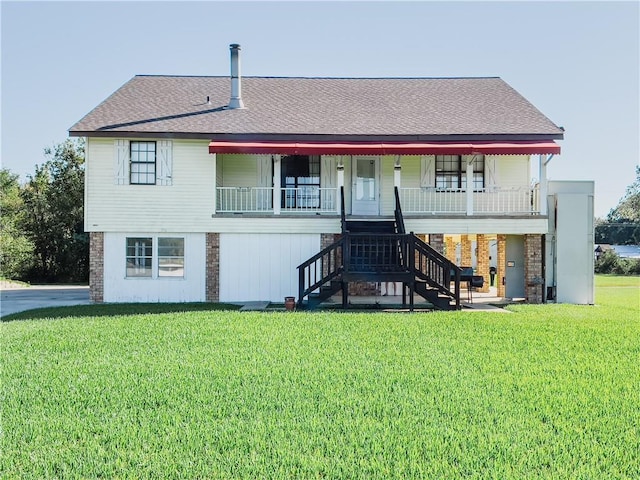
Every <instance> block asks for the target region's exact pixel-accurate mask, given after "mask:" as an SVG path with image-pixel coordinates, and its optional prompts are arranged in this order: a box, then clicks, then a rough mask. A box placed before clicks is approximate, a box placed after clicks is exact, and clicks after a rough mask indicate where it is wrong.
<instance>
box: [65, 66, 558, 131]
mask: <svg viewBox="0 0 640 480" xmlns="http://www.w3.org/2000/svg"><path fill="white" fill-rule="evenodd" d="M229 96H230V80H229V77H187V76H184V77H183V76H144V75H139V76H136V77H134V78H133V79H131V80H130V81H129V82H127V83H126V84H125V85H123V86H122V87H121V88H120V89H118V90H117V91H116V92H114V93H113V94H112V95H111V96H110V97H109V98H107V99H106V100H105V101H104V102H102V103H101V104H100V105H98V106H97V107H96V108H94V109H93V110H92V111H91V112H90V113H89V114H87V115H86V116H85V117H84V118H83V119H82V120H80V121H79V122H78V123H76V124H75V125H74V126H73V127H71V129H70V133H71V135H89V136H91V135H109V136H112V135H126V134H129V135H134V134H142V135H155V134H163V135H170V136H171V135H178V136H184V137H194V138H203V137H211V138H214V137H226V136H229V135H234V136H235V135H239V134H240V135H243V136H247V137H254V138H258V137H264V138H272V137H273V138H275V137H277V136H281V137H282V136H285V137H286V136H296V135H305V136H306V135H311V136H352V137H354V138H355V137H359V136H362V137H382V136H385V137H399V138H400V137H407V138H408V137H414V138H419V139H428V138H437V137H441V136H444V137H448V136H451V135H453V136H462V137H484V136H505V137H513V138H516V137H518V138H522V139H527V138H562V130H561V129H560V128H558V127H557V126H556V125H555V124H553V122H551V121H550V120H549V119H548V118H547V117H545V116H544V115H543V114H542V113H540V111H538V110H537V109H536V108H535V107H534V106H533V105H531V103H529V102H528V101H527V100H526V99H525V98H524V97H522V96H521V95H520V94H519V93H518V92H516V91H515V90H514V89H513V88H511V87H510V86H509V85H508V84H507V83H505V82H504V81H503V80H502V79H500V78H275V77H244V78H242V98H243V100H244V104H245V106H246V109H244V110H226V109H224V107H225V106H226V105H227V103H228V101H229ZM207 97H209V100H210V104H207V100H206V99H207Z"/></svg>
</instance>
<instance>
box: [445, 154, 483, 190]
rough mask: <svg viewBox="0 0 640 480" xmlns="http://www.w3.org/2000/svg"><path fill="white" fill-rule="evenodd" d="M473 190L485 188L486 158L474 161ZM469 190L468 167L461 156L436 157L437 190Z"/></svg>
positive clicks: (479, 157) (479, 156)
mask: <svg viewBox="0 0 640 480" xmlns="http://www.w3.org/2000/svg"><path fill="white" fill-rule="evenodd" d="M471 187H472V188H473V190H482V189H483V188H484V156H482V155H476V156H475V157H474V159H473V178H472V185H471ZM466 188H467V165H466V161H465V160H463V158H462V156H460V155H436V189H438V190H456V189H464V190H466Z"/></svg>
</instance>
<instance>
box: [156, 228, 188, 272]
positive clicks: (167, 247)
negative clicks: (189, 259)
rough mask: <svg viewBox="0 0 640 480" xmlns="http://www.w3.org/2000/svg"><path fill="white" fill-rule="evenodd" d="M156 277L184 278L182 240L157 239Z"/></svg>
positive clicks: (172, 238) (170, 238)
mask: <svg viewBox="0 0 640 480" xmlns="http://www.w3.org/2000/svg"><path fill="white" fill-rule="evenodd" d="M158 276H159V277H184V238H177V237H175V238H174V237H164V238H163V237H160V238H158Z"/></svg>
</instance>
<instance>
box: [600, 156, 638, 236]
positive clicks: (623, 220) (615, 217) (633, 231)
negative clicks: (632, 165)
mask: <svg viewBox="0 0 640 480" xmlns="http://www.w3.org/2000/svg"><path fill="white" fill-rule="evenodd" d="M595 241H596V243H610V244H618V245H640V166H637V167H636V179H635V180H634V181H633V183H631V185H629V186H628V187H627V191H626V193H625V196H624V197H622V199H621V200H620V202H618V205H617V206H616V207H615V208H613V209H612V210H611V211H610V212H609V214H608V215H607V218H606V220H600V219H599V220H596V226H595Z"/></svg>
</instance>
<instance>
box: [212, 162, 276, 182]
mask: <svg viewBox="0 0 640 480" xmlns="http://www.w3.org/2000/svg"><path fill="white" fill-rule="evenodd" d="M264 157H265V156H264V155H218V163H219V164H220V169H221V171H222V184H221V185H218V186H219V187H260V186H271V184H269V185H261V183H262V179H261V176H262V175H261V172H260V169H259V168H258V162H259V161H262V159H263V158H264ZM268 158H269V161H270V158H271V157H270V156H269V157H268Z"/></svg>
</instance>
